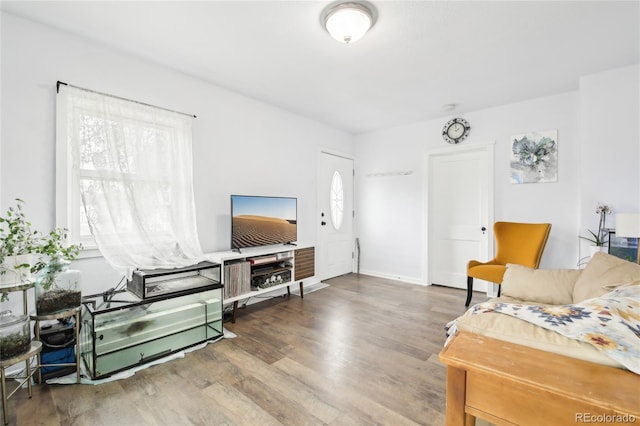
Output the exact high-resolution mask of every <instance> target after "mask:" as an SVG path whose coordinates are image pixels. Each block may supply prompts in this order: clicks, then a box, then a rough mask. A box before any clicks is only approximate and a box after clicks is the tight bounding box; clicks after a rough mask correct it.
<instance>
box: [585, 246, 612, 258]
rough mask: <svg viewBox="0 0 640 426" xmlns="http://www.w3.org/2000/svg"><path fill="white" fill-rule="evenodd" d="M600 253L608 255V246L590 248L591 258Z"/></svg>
mask: <svg viewBox="0 0 640 426" xmlns="http://www.w3.org/2000/svg"><path fill="white" fill-rule="evenodd" d="M599 251H601V252H603V253H607V252H608V249H607V246H589V254H590V255H591V257H593V255H594V254H596V253H598V252H599Z"/></svg>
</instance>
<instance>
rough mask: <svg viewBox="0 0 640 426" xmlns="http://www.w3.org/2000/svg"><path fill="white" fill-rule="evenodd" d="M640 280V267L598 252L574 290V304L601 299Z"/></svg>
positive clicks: (586, 267)
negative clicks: (612, 291)
mask: <svg viewBox="0 0 640 426" xmlns="http://www.w3.org/2000/svg"><path fill="white" fill-rule="evenodd" d="M638 280H640V265H638V264H637V263H632V262H629V261H627V260H624V259H620V258H619V257H615V256H611V255H610V254H606V253H602V252H597V253H596V254H594V255H593V257H592V258H591V260H589V262H588V263H587V265H586V266H585V268H584V270H583V271H582V274H581V275H580V278H578V281H576V285H575V287H574V289H573V303H580V302H582V301H583V300H587V299H591V298H594V297H600V296H602V295H603V294H605V293H608V292H609V291H611V290H612V289H614V288H615V287H619V286H621V285H623V284H628V283H631V282H633V281H638Z"/></svg>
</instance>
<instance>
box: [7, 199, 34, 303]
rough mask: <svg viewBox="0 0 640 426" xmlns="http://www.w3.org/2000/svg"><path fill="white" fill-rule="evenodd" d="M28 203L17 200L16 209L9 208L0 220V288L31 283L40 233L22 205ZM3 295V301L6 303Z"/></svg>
mask: <svg viewBox="0 0 640 426" xmlns="http://www.w3.org/2000/svg"><path fill="white" fill-rule="evenodd" d="M23 204H24V201H22V200H21V199H19V198H16V206H15V207H13V206H11V207H9V208H8V210H7V212H6V215H5V216H3V217H0V286H2V285H4V286H7V285H12V284H18V283H20V282H24V281H29V280H31V272H32V268H33V267H34V266H35V265H34V260H35V253H37V250H38V245H39V244H40V240H39V235H38V231H33V230H31V223H30V222H29V221H27V219H26V217H25V215H24V211H23V209H22V206H23ZM6 295H7V294H6V293H2V300H6V298H7V297H6Z"/></svg>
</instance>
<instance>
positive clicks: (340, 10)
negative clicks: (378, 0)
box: [322, 2, 375, 44]
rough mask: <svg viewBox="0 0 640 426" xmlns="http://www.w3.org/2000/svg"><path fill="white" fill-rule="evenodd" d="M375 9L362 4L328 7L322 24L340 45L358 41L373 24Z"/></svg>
mask: <svg viewBox="0 0 640 426" xmlns="http://www.w3.org/2000/svg"><path fill="white" fill-rule="evenodd" d="M374 12H375V9H374V8H373V6H369V5H366V4H364V3H355V2H348V3H338V4H333V5H331V6H329V7H328V8H327V9H326V10H325V13H323V16H324V19H323V20H322V21H323V22H322V24H323V25H324V28H325V29H326V30H327V32H328V33H329V34H331V37H333V38H334V39H336V40H338V41H339V42H341V43H346V44H349V43H354V42H356V41H358V40H360V39H361V38H362V37H363V36H364V35H365V34H366V33H367V31H369V28H371V27H372V26H373V24H374V23H375V15H374Z"/></svg>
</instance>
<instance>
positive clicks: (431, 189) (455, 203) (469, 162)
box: [427, 145, 493, 291]
mask: <svg viewBox="0 0 640 426" xmlns="http://www.w3.org/2000/svg"><path fill="white" fill-rule="evenodd" d="M456 148H460V147H456ZM428 158H429V159H428V170H429V172H428V182H429V184H428V195H427V197H428V200H429V201H428V203H429V212H428V213H429V216H428V233H429V234H428V235H429V237H428V259H429V261H428V265H429V272H428V275H429V279H430V283H431V284H439V285H445V286H449V287H456V288H465V289H466V287H467V284H466V283H467V274H466V270H467V263H468V262H469V260H471V259H476V260H480V261H484V260H488V259H489V255H490V250H489V247H490V246H491V247H492V244H491V243H492V242H493V229H492V223H493V210H492V206H493V171H492V167H493V166H492V164H493V145H480V146H478V147H477V148H475V147H470V148H467V149H453V150H445V151H439V152H437V153H431V154H429V157H428ZM491 251H492V250H491ZM477 284H478V285H474V290H479V291H486V290H487V285H486V284H487V283H486V282H483V281H479V280H478V283H477Z"/></svg>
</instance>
